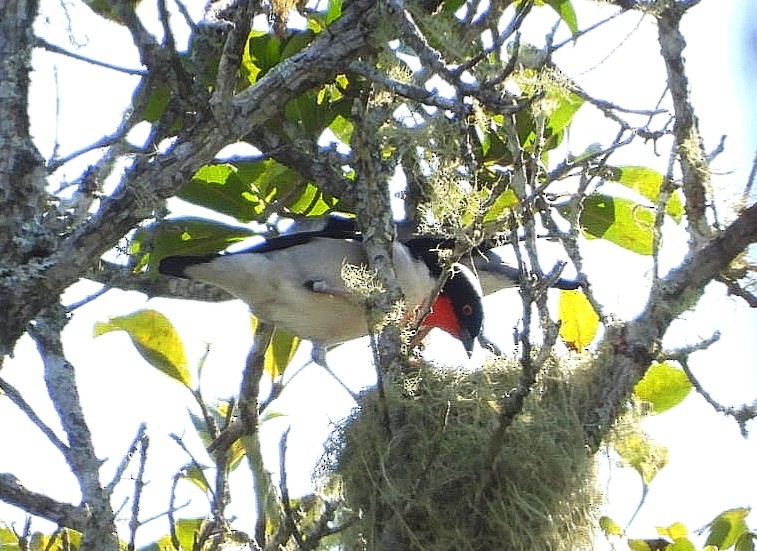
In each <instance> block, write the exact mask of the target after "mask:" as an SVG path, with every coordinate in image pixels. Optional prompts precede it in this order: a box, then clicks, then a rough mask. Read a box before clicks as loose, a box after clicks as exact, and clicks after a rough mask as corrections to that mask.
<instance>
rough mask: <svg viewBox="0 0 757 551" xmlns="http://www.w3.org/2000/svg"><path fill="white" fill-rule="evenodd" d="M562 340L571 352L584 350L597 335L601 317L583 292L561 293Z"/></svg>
mask: <svg viewBox="0 0 757 551" xmlns="http://www.w3.org/2000/svg"><path fill="white" fill-rule="evenodd" d="M559 318H560V322H561V324H560V338H561V339H562V340H563V342H564V343H565V345H566V346H567V347H568V348H570V349H571V350H583V349H584V348H586V347H587V346H589V344H591V341H592V340H594V336H595V335H596V334H597V328H598V327H599V316H598V315H597V313H596V312H595V311H594V308H592V306H591V304H590V303H589V301H588V300H587V298H586V296H585V295H584V294H583V293H582V292H581V291H560V307H559Z"/></svg>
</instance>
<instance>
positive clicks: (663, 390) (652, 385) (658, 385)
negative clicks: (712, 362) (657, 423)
mask: <svg viewBox="0 0 757 551" xmlns="http://www.w3.org/2000/svg"><path fill="white" fill-rule="evenodd" d="M692 386H693V385H692V384H691V381H689V378H688V377H687V376H686V373H684V372H683V370H681V369H678V368H676V367H675V366H673V365H671V364H668V363H654V364H652V366H651V367H650V368H649V369H648V370H647V372H646V374H645V375H644V378H642V379H641V381H639V382H638V384H637V385H636V388H635V389H634V394H635V395H636V397H637V398H639V399H641V400H644V401H645V402H648V403H650V404H651V405H652V408H653V409H654V413H662V412H663V411H667V410H669V409H671V408H674V407H675V406H677V405H678V404H680V403H681V402H683V400H684V398H686V396H688V395H689V392H691V389H692Z"/></svg>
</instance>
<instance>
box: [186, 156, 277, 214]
mask: <svg viewBox="0 0 757 551" xmlns="http://www.w3.org/2000/svg"><path fill="white" fill-rule="evenodd" d="M243 168H247V167H243ZM254 191H255V190H254V184H253V182H252V181H251V178H250V174H247V173H245V172H244V171H240V166H237V165H233V164H231V163H218V164H211V165H205V166H203V167H202V168H200V170H198V171H197V173H196V174H195V175H194V176H193V177H192V179H191V180H190V181H189V182H188V183H187V184H186V185H184V186H183V187H182V188H181V189H180V190H179V192H178V193H177V194H176V196H177V197H179V198H181V199H184V200H185V201H188V202H190V203H193V204H195V205H199V206H201V207H205V208H208V209H211V210H214V211H216V212H220V213H223V214H228V215H229V216H233V217H234V218H236V219H237V220H239V221H241V222H250V221H252V220H255V218H256V217H257V216H259V215H260V213H261V212H263V210H264V208H265V206H266V203H265V201H264V200H263V199H262V198H261V197H260V196H259V195H257V194H256V193H254Z"/></svg>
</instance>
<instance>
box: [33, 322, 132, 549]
mask: <svg viewBox="0 0 757 551" xmlns="http://www.w3.org/2000/svg"><path fill="white" fill-rule="evenodd" d="M66 322H67V320H66V315H65V312H64V310H63V308H62V307H57V308H52V309H49V310H47V311H46V312H44V314H43V315H42V316H40V318H39V319H38V321H37V324H36V325H35V327H34V328H33V329H32V330H31V331H30V333H31V335H32V337H33V338H34V340H35V341H36V343H37V348H38V349H39V353H40V356H41V357H42V361H43V363H44V368H45V384H46V385H47V392H48V394H49V395H50V400H51V401H52V403H53V406H54V407H55V411H56V412H57V414H58V417H59V418H60V421H61V425H62V426H63V430H64V431H65V432H66V436H67V437H68V444H69V446H68V448H67V450H68V453H66V462H67V463H68V465H69V466H70V467H71V471H72V472H73V473H74V475H75V476H76V479H77V481H78V483H79V489H80V490H81V494H82V503H83V504H85V505H86V506H87V507H88V509H89V511H90V517H89V522H88V523H87V526H86V529H85V530H84V531H83V532H84V534H83V540H82V545H81V549H82V550H83V551H96V550H103V551H110V550H113V551H116V550H117V549H118V537H117V535H116V527H115V515H114V514H113V510H112V508H111V504H110V500H109V498H110V496H109V493H108V492H107V491H106V490H105V489H104V488H103V487H102V485H101V484H100V480H99V471H100V464H101V462H100V460H99V459H98V458H97V456H96V455H95V449H94V444H93V442H92V435H91V433H90V431H89V426H88V425H87V422H86V419H85V417H84V412H83V411H82V408H81V399H80V398H79V391H78V390H77V388H76V381H75V377H74V369H73V366H72V365H71V364H70V363H69V362H68V360H66V357H65V355H64V353H63V345H62V343H61V340H60V333H61V330H62V329H63V327H64V326H65V324H66Z"/></svg>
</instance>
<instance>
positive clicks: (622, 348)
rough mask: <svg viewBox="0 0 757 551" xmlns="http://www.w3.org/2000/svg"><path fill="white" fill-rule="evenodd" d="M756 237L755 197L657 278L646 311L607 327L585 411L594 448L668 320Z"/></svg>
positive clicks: (640, 373) (647, 362)
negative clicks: (679, 262)
mask: <svg viewBox="0 0 757 551" xmlns="http://www.w3.org/2000/svg"><path fill="white" fill-rule="evenodd" d="M755 242H757V203H755V204H753V205H752V206H750V207H749V208H748V209H746V210H744V211H743V212H742V213H741V215H740V216H739V217H738V218H737V219H736V221H735V222H733V223H732V224H731V225H730V226H728V227H727V228H726V229H725V230H724V231H722V232H721V233H720V234H719V235H718V236H716V237H714V238H713V239H711V240H710V241H709V242H708V243H707V244H706V245H705V246H704V247H702V248H701V249H699V250H698V251H695V252H692V253H690V254H689V256H688V257H687V259H686V260H685V261H684V262H683V264H681V266H680V267H678V268H677V269H676V270H673V271H672V272H670V273H669V274H668V275H667V276H666V277H664V278H662V279H660V280H658V283H657V285H655V286H654V288H653V289H652V292H651V294H650V298H649V302H648V303H647V305H646V307H645V308H644V311H643V312H642V314H641V315H640V316H639V317H638V318H636V319H635V320H633V321H631V322H630V323H628V324H618V325H615V326H610V327H608V330H607V334H606V336H605V338H604V339H603V343H602V345H601V352H600V355H599V358H598V360H597V362H596V365H597V372H596V374H595V382H594V384H593V385H592V386H591V388H594V389H595V390H594V394H593V396H592V398H591V399H590V400H588V401H587V403H586V408H585V410H584V411H583V412H582V413H581V416H582V418H583V419H584V420H585V421H584V424H585V426H586V430H587V436H588V440H589V444H590V445H591V446H593V447H594V448H596V447H597V446H598V445H599V443H600V442H601V440H602V438H603V436H604V435H605V433H606V432H607V430H608V429H609V428H610V427H611V426H612V424H613V422H614V421H615V419H616V418H617V416H618V414H619V412H620V411H621V409H622V408H623V405H624V403H625V401H626V400H627V399H628V397H629V396H630V395H631V392H632V391H633V388H634V386H636V383H638V382H639V380H640V379H641V378H642V377H643V376H644V374H645V373H646V371H647V369H648V368H649V365H650V363H651V361H652V360H653V359H654V358H655V356H656V353H657V352H658V348H659V343H660V341H661V339H662V337H663V336H664V334H665V332H666V331H667V329H668V327H669V326H670V324H671V323H672V322H673V320H674V319H676V318H677V317H678V316H680V315H681V314H682V313H683V312H685V311H686V310H688V309H690V308H692V307H693V306H694V305H695V304H696V303H697V301H698V300H699V298H700V297H701V296H702V293H703V292H704V288H705V287H706V286H707V284H708V283H709V282H711V281H712V280H713V279H715V278H716V277H717V276H718V274H719V273H720V272H721V271H723V270H724V269H725V268H727V267H728V265H729V264H730V263H731V261H732V260H733V259H734V258H736V256H738V255H739V254H741V253H742V252H743V251H744V250H745V249H746V248H747V247H748V246H749V245H750V244H752V243H755Z"/></svg>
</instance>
